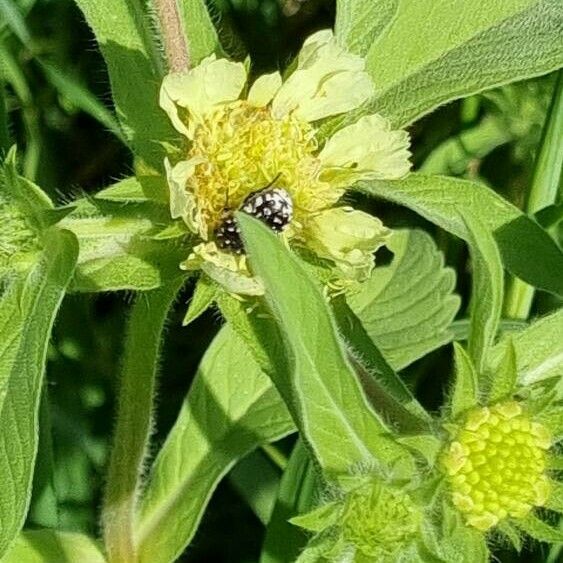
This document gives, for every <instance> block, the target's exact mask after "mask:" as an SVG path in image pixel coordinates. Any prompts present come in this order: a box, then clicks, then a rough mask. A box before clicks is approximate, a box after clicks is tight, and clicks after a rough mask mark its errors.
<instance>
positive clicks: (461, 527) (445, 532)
mask: <svg viewBox="0 0 563 563" xmlns="http://www.w3.org/2000/svg"><path fill="white" fill-rule="evenodd" d="M442 511H443V514H442V530H441V534H440V536H439V538H438V544H437V547H438V548H439V550H440V552H439V555H440V557H442V558H443V559H444V560H445V561H448V562H449V561H456V563H457V562H459V563H488V562H489V561H490V553H489V550H488V549H487V542H486V540H485V537H486V536H485V534H483V532H480V531H479V530H477V529H475V528H472V527H469V526H466V525H465V523H464V522H463V521H462V517H461V514H460V513H459V511H458V510H457V509H455V508H454V507H453V506H452V505H450V504H449V502H448V501H446V500H444V501H443V502H442Z"/></svg>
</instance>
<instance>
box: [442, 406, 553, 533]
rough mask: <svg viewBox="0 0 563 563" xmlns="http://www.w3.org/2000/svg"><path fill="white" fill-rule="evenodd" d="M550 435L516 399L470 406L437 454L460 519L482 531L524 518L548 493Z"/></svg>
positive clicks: (543, 502)
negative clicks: (451, 438) (443, 450)
mask: <svg viewBox="0 0 563 563" xmlns="http://www.w3.org/2000/svg"><path fill="white" fill-rule="evenodd" d="M550 446H551V436H550V434H549V432H548V430H547V429H546V428H545V426H543V425H542V424H540V423H538V422H534V421H533V420H531V419H530V417H529V416H528V415H527V414H526V413H525V412H524V410H523V409H522V406H521V405H520V404H519V403H517V402H516V401H509V402H505V403H500V404H496V405H494V406H492V407H479V408H475V409H473V410H472V411H470V412H469V413H468V415H467V417H466V419H465V422H464V424H463V425H462V426H461V427H460V429H459V432H458V433H457V434H456V435H455V436H454V440H453V441H452V442H451V443H450V444H449V446H448V448H447V450H446V452H445V453H444V455H443V456H442V465H443V467H444V469H445V472H446V474H447V476H448V481H449V484H450V489H451V498H452V501H453V504H454V505H455V506H456V507H457V508H458V510H460V512H462V513H463V515H464V516H465V519H466V522H467V523H468V524H469V525H470V526H473V527H475V528H477V529H478V530H481V531H486V530H488V529H489V528H492V527H493V526H495V525H496V524H498V523H499V522H500V521H501V520H503V519H505V518H507V517H512V518H524V517H525V516H527V515H528V514H529V513H530V512H531V510H532V508H533V507H537V506H543V505H544V504H545V502H546V500H547V498H548V496H549V492H550V484H549V479H548V477H547V475H546V461H547V450H549V448H550Z"/></svg>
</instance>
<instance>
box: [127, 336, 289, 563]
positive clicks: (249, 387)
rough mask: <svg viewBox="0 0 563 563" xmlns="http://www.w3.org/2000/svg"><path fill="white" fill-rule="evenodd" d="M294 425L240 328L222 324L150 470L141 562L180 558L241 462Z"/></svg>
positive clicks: (140, 531)
mask: <svg viewBox="0 0 563 563" xmlns="http://www.w3.org/2000/svg"><path fill="white" fill-rule="evenodd" d="M293 430H294V425H293V422H292V420H291V417H290V416H289V414H288V412H287V410H286V408H285V406H284V404H283V402H282V401H281V400H280V397H279V395H278V393H277V392H276V390H275V389H274V388H273V386H272V385H271V383H270V380H269V379H268V378H267V377H266V376H265V375H264V374H263V373H262V372H261V371H260V369H259V367H258V366H257V364H256V363H255V361H254V359H253V358H252V356H251V355H250V353H249V352H248V351H247V349H246V347H245V346H244V343H243V342H241V340H240V338H239V337H238V336H237V335H236V333H234V331H233V330H232V329H231V328H230V327H228V326H227V327H225V328H223V329H222V331H221V332H220V333H219V335H218V336H217V337H216V339H215V340H214V341H213V343H212V344H211V346H210V347H209V348H208V350H207V352H206V354H205V356H204V359H203V361H202V363H201V365H200V367H199V370H198V373H197V375H196V378H195V380H194V382H193V384H192V388H191V389H190V391H189V393H188V395H187V397H186V399H185V401H184V404H183V406H182V410H181V411H180V414H179V416H178V419H177V421H176V423H175V425H174V427H173V429H172V431H171V432H170V434H169V435H168V438H167V440H166V442H165V443H164V446H163V447H162V449H161V451H160V452H159V454H158V456H157V458H156V461H155V463H154V465H153V467H152V470H151V474H150V479H149V482H148V487H147V489H146V495H145V498H144V499H143V502H142V511H141V516H140V521H139V526H138V532H137V537H138V541H139V560H140V561H141V562H142V563H145V562H146V563H160V562H162V563H168V562H169V561H172V560H175V558H176V557H178V556H179V554H180V553H181V552H182V550H183V549H184V547H185V546H186V545H187V544H188V543H189V541H190V540H191V538H192V537H193V535H194V534H195V531H196V529H197V526H198V524H199V521H200V519H201V517H202V514H203V511H204V510H205V507H206V506H207V503H208V502H209V498H210V497H211V494H212V493H213V491H214V490H215V487H216V486H217V484H218V482H219V481H220V480H221V478H222V477H223V476H224V475H225V474H226V473H227V472H228V471H229V469H230V468H231V467H232V466H233V465H234V464H235V463H236V461H237V460H238V459H240V458H241V457H243V456H244V455H246V454H247V453H248V452H250V451H252V450H253V449H254V448H256V447H257V446H259V445H260V444H265V443H268V442H271V441H273V440H275V439H278V438H280V437H282V436H284V435H286V434H288V433H290V432H292V431H293Z"/></svg>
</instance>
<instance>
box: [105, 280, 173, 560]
mask: <svg viewBox="0 0 563 563" xmlns="http://www.w3.org/2000/svg"><path fill="white" fill-rule="evenodd" d="M183 281H184V278H183V276H177V277H176V278H174V279H173V280H171V281H170V282H169V283H168V284H166V285H163V287H161V288H159V289H156V290H153V291H151V292H149V293H144V294H140V295H139V296H138V298H137V301H136V303H135V305H134V306H133V309H132V311H131V315H130V317H129V321H128V324H127V336H126V339H125V347H124V352H123V364H122V368H121V380H120V384H119V404H118V408H117V417H116V419H117V424H116V427H115V430H114V436H113V448H112V451H111V455H110V458H109V464H108V470H107V477H106V480H107V483H106V488H105V498H104V506H103V511H102V522H103V532H104V540H105V541H104V543H105V547H106V550H107V552H108V555H109V557H110V559H111V560H112V561H114V560H115V561H135V560H136V559H137V546H136V541H135V532H136V524H137V508H138V499H139V493H140V489H141V476H142V475H143V472H144V464H145V459H146V457H147V452H148V448H149V437H150V434H151V433H152V428H153V423H154V421H153V406H154V401H155V393H156V376H157V372H158V367H159V363H160V351H161V346H162V340H163V331H164V325H165V322H166V319H167V317H168V315H169V313H170V309H171V308H172V306H173V304H174V301H175V300H176V296H177V294H178V292H179V291H180V289H181V287H182V284H183Z"/></svg>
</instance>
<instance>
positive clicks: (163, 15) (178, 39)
mask: <svg viewBox="0 0 563 563" xmlns="http://www.w3.org/2000/svg"><path fill="white" fill-rule="evenodd" d="M153 2H154V7H155V10H156V14H157V16H158V20H159V23H160V30H161V33H162V40H163V43H164V51H165V53H166V60H167V61H168V68H169V70H170V71H172V72H181V71H183V70H188V69H189V68H190V54H189V52H188V44H187V39H186V37H185V35H184V32H183V30H182V24H181V22H180V15H179V13H178V5H177V4H176V0H153Z"/></svg>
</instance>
